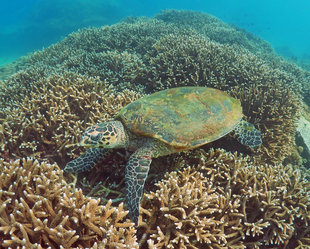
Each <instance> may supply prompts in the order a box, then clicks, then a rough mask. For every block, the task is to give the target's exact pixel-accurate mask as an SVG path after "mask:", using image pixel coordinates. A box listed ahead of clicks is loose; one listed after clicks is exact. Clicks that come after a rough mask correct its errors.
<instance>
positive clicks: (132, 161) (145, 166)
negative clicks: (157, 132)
mask: <svg viewBox="0 0 310 249" xmlns="http://www.w3.org/2000/svg"><path fill="white" fill-rule="evenodd" d="M151 162H152V158H151V152H150V151H147V150H146V149H145V148H142V149H139V150H137V151H136V152H135V153H133V154H132V155H131V156H130V158H129V160H128V162H127V165H126V171H125V183H126V199H127V203H128V209H129V215H130V217H131V219H132V221H133V222H134V223H135V224H136V225H138V220H139V214H140V200H141V198H142V194H143V188H144V183H145V180H146V177H147V174H148V172H149V167H150V164H151Z"/></svg>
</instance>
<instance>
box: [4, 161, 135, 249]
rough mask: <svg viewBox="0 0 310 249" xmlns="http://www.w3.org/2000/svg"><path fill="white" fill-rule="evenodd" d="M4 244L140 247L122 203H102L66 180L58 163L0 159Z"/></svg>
mask: <svg viewBox="0 0 310 249" xmlns="http://www.w3.org/2000/svg"><path fill="white" fill-rule="evenodd" d="M0 189H1V191H0V237H1V245H2V246H3V247H10V248H13V247H14V248H16V247H25V248H34V247H36V248H47V247H49V248H60V247H61V246H62V247H63V248H72V247H75V248H77V247H78V248H90V247H92V245H94V244H95V243H96V245H97V246H98V245H100V246H99V247H98V248H122V247H124V248H125V247H128V246H129V247H130V248H138V245H137V242H136V237H135V229H134V228H133V223H131V222H130V221H129V220H128V219H126V217H127V213H128V211H125V210H124V208H123V205H122V204H120V205H119V206H118V207H112V205H111V204H112V201H109V202H108V203H107V204H106V205H105V206H102V205H100V204H99V200H97V199H91V198H86V197H85V196H84V195H83V194H82V192H81V190H77V189H75V188H73V187H72V186H70V185H68V184H67V183H66V182H65V181H64V179H63V176H62V171H61V170H60V169H59V168H58V166H57V165H56V164H54V165H51V164H48V163H45V162H42V163H39V162H38V161H36V160H33V159H23V160H17V161H14V162H4V161H3V160H1V159H0Z"/></svg>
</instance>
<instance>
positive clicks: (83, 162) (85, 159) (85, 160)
mask: <svg viewBox="0 0 310 249" xmlns="http://www.w3.org/2000/svg"><path fill="white" fill-rule="evenodd" d="M109 151H110V150H108V149H102V148H91V149H88V150H87V151H85V152H84V153H83V154H82V155H81V156H79V157H78V158H76V159H74V160H72V161H71V162H68V163H67V165H66V167H65V168H64V171H67V172H70V173H80V172H83V171H88V170H91V169H92V168H93V167H94V166H95V165H96V164H97V163H99V162H100V161H101V160H103V159H104V158H105V157H106V156H107V154H108V153H109Z"/></svg>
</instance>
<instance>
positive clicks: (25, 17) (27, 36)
mask: <svg viewBox="0 0 310 249" xmlns="http://www.w3.org/2000/svg"><path fill="white" fill-rule="evenodd" d="M163 9H189V10H197V11H203V12H206V13H209V14H211V15H214V16H216V17H218V18H220V19H222V20H223V21H225V22H228V23H231V24H234V25H236V26H238V27H240V28H244V29H246V30H247V31H250V32H252V33H254V34H256V35H258V36H260V37H261V38H263V39H264V40H266V41H268V42H270V43H271V45H272V46H273V47H274V48H275V50H276V51H278V52H279V53H280V54H282V55H284V56H287V57H290V58H291V59H294V60H297V61H298V60H299V61H300V60H302V61H304V60H306V61H309V60H310V52H309V51H310V45H309V44H310V42H309V41H310V21H309V12H310V2H309V1H308V0H299V1H298V2H296V1H293V0H273V1H268V0H262V1H256V0H253V1H245V0H234V1H227V0H219V1H208V0H192V1H187V0H184V1H175V0H172V1H163V0H158V1H150V0H146V1H136V0H134V1H126V0H104V1H103V0H93V1H86V0H75V1H73V0H54V1H48V0H47V1H44V0H27V1H26V2H25V1H23V0H14V1H5V2H3V3H2V4H1V9H0V65H1V64H3V63H6V62H9V61H12V60H13V59H15V58H17V57H20V56H22V55H25V54H26V53H28V52H32V51H34V50H36V49H41V48H42V47H47V46H49V45H50V44H52V43H55V42H57V41H59V40H60V39H63V38H64V37H65V36H66V35H68V34H69V33H71V32H73V31H75V30H77V29H78V28H83V27H89V26H101V25H107V24H112V23H116V22H118V21H120V20H122V19H123V18H125V17H127V16H131V15H137V16H153V15H154V14H156V13H157V12H159V11H160V10H163Z"/></svg>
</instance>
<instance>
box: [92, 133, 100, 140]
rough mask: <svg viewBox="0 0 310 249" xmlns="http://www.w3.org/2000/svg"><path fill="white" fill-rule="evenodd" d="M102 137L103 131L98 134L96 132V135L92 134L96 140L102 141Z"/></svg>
mask: <svg viewBox="0 0 310 249" xmlns="http://www.w3.org/2000/svg"><path fill="white" fill-rule="evenodd" d="M101 138H102V133H97V134H94V135H91V136H90V139H91V140H92V141H95V142H98V141H100V140H101Z"/></svg>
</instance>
